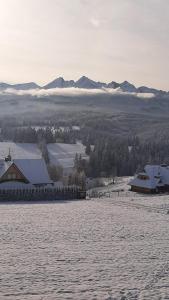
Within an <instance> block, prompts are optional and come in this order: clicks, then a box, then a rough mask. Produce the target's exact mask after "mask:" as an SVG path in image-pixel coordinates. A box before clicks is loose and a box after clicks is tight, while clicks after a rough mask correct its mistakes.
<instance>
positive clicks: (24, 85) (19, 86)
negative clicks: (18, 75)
mask: <svg viewBox="0 0 169 300" xmlns="http://www.w3.org/2000/svg"><path fill="white" fill-rule="evenodd" d="M9 88H11V89H15V90H33V89H39V88H40V86H39V85H37V84H36V83H35V82H28V83H19V84H8V83H5V82H1V83H0V90H5V89H9Z"/></svg>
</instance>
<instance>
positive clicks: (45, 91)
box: [0, 88, 155, 99]
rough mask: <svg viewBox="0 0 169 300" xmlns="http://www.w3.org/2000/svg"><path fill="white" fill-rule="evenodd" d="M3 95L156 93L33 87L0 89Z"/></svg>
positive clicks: (140, 95) (148, 95) (151, 95)
mask: <svg viewBox="0 0 169 300" xmlns="http://www.w3.org/2000/svg"><path fill="white" fill-rule="evenodd" d="M0 94H1V95H15V96H17V95H18V96H26V95H28V96H32V97H38V98H39V97H50V96H69V97H75V96H91V95H93V96H94V95H107V94H110V95H124V96H125V95H126V96H127V95H131V96H135V97H138V98H147V99H148V98H153V97H154V96H155V95H154V94H152V93H130V92H123V91H122V90H120V89H107V88H102V89H80V88H62V89H61V88H54V89H33V90H15V89H11V88H9V89H6V90H3V91H0Z"/></svg>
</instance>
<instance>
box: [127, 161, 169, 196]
mask: <svg viewBox="0 0 169 300" xmlns="http://www.w3.org/2000/svg"><path fill="white" fill-rule="evenodd" d="M129 185H130V186H131V190H132V191H134V192H140V193H158V192H165V191H169V166H167V165H161V166H160V165H146V166H145V168H144V171H143V172H141V173H139V174H137V175H136V176H135V177H134V179H132V180H131V181H130V182H129Z"/></svg>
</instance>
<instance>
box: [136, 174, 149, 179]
mask: <svg viewBox="0 0 169 300" xmlns="http://www.w3.org/2000/svg"><path fill="white" fill-rule="evenodd" d="M138 178H139V179H141V180H146V179H149V177H148V176H147V175H143V174H139V175H138Z"/></svg>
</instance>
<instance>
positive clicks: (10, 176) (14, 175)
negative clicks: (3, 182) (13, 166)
mask: <svg viewBox="0 0 169 300" xmlns="http://www.w3.org/2000/svg"><path fill="white" fill-rule="evenodd" d="M7 178H8V180H15V179H16V178H17V176H16V174H15V173H9V174H8V175H7Z"/></svg>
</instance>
